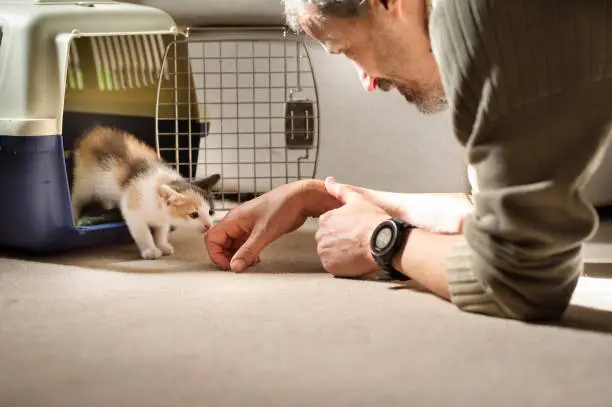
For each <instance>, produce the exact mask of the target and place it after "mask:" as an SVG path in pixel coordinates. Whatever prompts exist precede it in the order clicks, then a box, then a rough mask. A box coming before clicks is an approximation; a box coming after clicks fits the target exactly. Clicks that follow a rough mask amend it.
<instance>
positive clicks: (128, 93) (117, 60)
mask: <svg viewBox="0 0 612 407" xmlns="http://www.w3.org/2000/svg"><path fill="white" fill-rule="evenodd" d="M0 32H1V33H2V36H1V42H0V94H1V95H2V98H1V99H0V188H1V190H2V192H3V195H4V199H2V200H1V203H0V245H1V246H4V247H12V248H18V249H25V250H30V251H35V252H50V251H55V250H63V249H69V248H76V247H85V246H91V245H95V244H104V243H108V242H116V241H118V240H122V239H123V238H128V237H129V233H128V231H127V228H126V227H125V225H124V223H123V222H122V220H121V219H116V221H114V222H107V223H105V224H100V225H94V226H80V225H75V222H74V220H73V217H72V209H71V201H70V187H69V185H70V183H71V157H70V150H71V147H72V143H73V141H74V140H75V138H76V137H78V136H79V135H81V134H82V133H83V132H84V131H85V130H87V129H88V128H90V127H92V126H94V125H96V124H100V125H111V126H114V127H117V128H121V129H124V130H127V131H130V132H132V133H134V134H136V135H137V136H138V137H140V138H142V139H143V140H145V141H146V142H148V143H149V144H150V145H151V146H152V147H154V146H155V128H156V127H155V126H156V120H155V111H156V108H155V106H156V104H155V100H156V89H157V81H158V77H159V75H160V72H161V75H162V76H163V75H168V74H169V73H168V72H167V71H166V72H162V69H161V66H162V58H163V55H164V53H165V49H166V47H167V45H168V44H170V43H171V42H173V41H176V39H177V38H178V37H179V36H180V35H181V34H180V33H179V32H178V30H177V29H176V25H175V22H174V21H173V19H172V18H171V17H170V16H169V15H168V14H166V13H165V12H163V11H161V10H158V9H155V8H151V7H145V6H139V5H131V4H122V3H118V2H114V1H95V2H72V1H65V0H64V1H61V0H54V1H43V0H38V1H26V0H21V1H19V0H0ZM177 52H183V53H185V48H184V47H177ZM179 96H180V97H183V98H185V99H187V97H186V95H179ZM183 108H184V107H183ZM186 116H187V115H186ZM194 117H195V116H194ZM174 124H175V123H174V122H173V123H168V124H167V125H168V126H170V125H174ZM198 124H199V121H198V120H194V127H195V126H197V125H198ZM157 125H158V126H163V123H161V122H157ZM181 126H182V123H181Z"/></svg>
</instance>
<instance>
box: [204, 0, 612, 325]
mask: <svg viewBox="0 0 612 407" xmlns="http://www.w3.org/2000/svg"><path fill="white" fill-rule="evenodd" d="M428 6H429V5H428V2H427V1H426V0H386V1H385V0H285V9H286V14H287V18H288V21H289V23H290V24H291V25H292V26H293V27H294V28H295V29H303V30H304V31H305V32H306V33H307V34H308V35H310V36H312V37H313V38H315V39H316V40H318V41H319V42H321V43H322V44H323V46H325V47H326V48H327V50H328V51H329V52H331V53H341V54H344V55H345V56H347V57H348V58H350V59H351V60H353V62H355V64H356V65H357V66H358V68H359V70H360V72H361V78H362V80H363V81H364V83H365V86H366V88H367V89H369V90H372V89H375V88H382V89H383V90H389V89H391V88H395V89H397V90H398V91H399V92H400V93H401V94H402V95H404V96H405V98H406V99H407V100H408V101H409V102H411V103H413V104H415V105H416V106H417V107H418V108H419V109H420V110H421V111H422V112H424V113H435V112H438V111H441V110H442V109H444V108H446V107H447V106H448V107H449V108H450V109H451V112H452V120H453V125H454V133H455V137H456V139H457V140H458V141H459V142H460V143H461V144H462V145H463V146H464V147H465V149H466V153H467V157H468V159H469V164H470V171H471V172H470V175H471V177H470V178H471V180H472V182H473V187H474V197H473V204H474V207H473V208H472V207H471V206H470V205H469V203H468V202H467V200H466V199H464V197H462V196H459V195H432V196H427V195H404V194H390V193H383V192H378V191H369V190H366V189H362V188H357V187H352V186H348V185H342V184H339V183H337V182H336V181H335V180H333V179H328V180H326V182H325V183H323V182H321V181H318V180H311V181H300V182H297V183H292V184H288V185H284V186H281V187H280V188H277V189H275V190H273V191H271V192H269V193H267V194H265V195H263V196H261V197H259V198H257V199H255V200H253V201H250V202H248V203H246V204H244V205H242V206H241V207H239V208H238V209H236V210H234V211H232V212H230V213H229V214H228V216H227V217H226V218H225V219H224V220H223V221H221V222H220V223H219V224H218V225H217V226H216V227H214V228H213V229H212V230H211V231H210V232H209V234H208V236H207V238H206V242H207V247H208V250H209V253H210V255H211V258H212V259H213V261H215V262H216V263H217V264H218V265H219V266H221V267H224V268H228V269H231V270H234V271H243V270H245V269H246V268H247V267H248V266H250V265H252V264H254V263H256V262H258V261H259V254H260V253H261V251H262V250H263V249H264V248H265V247H266V246H267V245H268V244H269V243H270V242H272V241H273V240H274V239H277V238H278V237H280V236H281V235H283V234H285V233H288V232H290V231H293V230H295V229H296V228H298V227H299V226H300V225H301V224H302V223H303V222H304V221H305V219H306V218H307V217H309V216H320V218H319V226H320V228H319V231H318V233H317V236H316V239H317V243H318V254H319V256H320V258H321V261H322V264H323V266H324V267H325V269H326V270H327V271H328V272H329V273H331V274H333V275H336V276H345V277H365V276H369V275H371V274H372V273H377V272H380V267H379V266H378V264H383V265H384V266H385V269H386V270H390V272H393V271H395V272H399V273H401V274H402V275H405V276H408V277H409V278H412V279H413V280H416V281H417V282H419V283H421V284H422V285H423V286H425V287H426V288H428V289H429V290H431V291H432V292H433V293H435V294H437V295H439V296H440V297H442V298H444V299H447V300H450V301H452V302H453V303H454V304H456V306H457V307H458V308H460V309H462V310H465V311H469V312H474V313H481V314H486V315H490V316H496V317H505V318H515V319H520V320H529V321H535V320H545V319H556V318H559V317H560V316H561V315H562V314H563V313H564V311H565V310H566V308H567V306H568V304H569V301H570V298H571V296H572V294H573V291H574V289H575V287H576V284H577V281H578V278H579V275H580V274H581V272H582V265H583V263H582V261H583V260H582V257H581V250H582V244H583V242H584V241H585V240H587V239H588V238H590V237H591V235H592V234H593V233H594V231H595V230H596V227H597V222H598V220H597V214H596V212H595V210H594V208H593V206H592V205H591V204H590V203H589V202H587V201H585V199H584V197H583V195H582V191H583V188H584V187H585V185H586V183H587V182H588V181H589V179H590V177H591V175H592V174H593V172H594V171H595V169H596V167H597V165H598V163H599V161H600V159H601V155H602V154H603V153H604V149H605V144H606V142H607V139H608V137H607V134H608V130H609V127H610V123H611V118H612V80H611V79H610V78H612V30H611V29H609V28H608V27H610V26H612V0H554V1H553V0H513V1H507V0H439V1H437V3H436V4H434V5H433V10H430V8H429V7H428ZM404 176H410V175H408V174H406V175H404ZM428 208H432V209H431V210H429V209H428ZM440 215H443V216H440ZM389 218H395V219H401V220H403V221H405V222H408V223H409V224H411V225H414V226H417V228H411V227H410V225H408V226H406V225H402V223H401V222H398V221H394V222H392V223H391V225H392V226H393V225H394V227H395V231H397V230H402V231H405V234H404V235H401V234H399V235H398V234H396V235H395V236H396V237H397V236H400V237H402V239H400V240H401V241H400V242H399V244H398V246H397V247H394V249H396V250H393V251H392V258H391V263H390V264H389V263H384V262H383V261H381V258H379V257H377V256H378V254H377V253H378V252H377V251H376V244H372V246H371V243H370V240H371V238H372V237H373V236H374V239H373V240H374V241H378V240H377V239H379V238H380V237H381V236H382V235H378V234H380V231H381V227H380V225H381V224H382V225H385V224H386V225H387V226H389V225H390V223H389V222H388V219H389ZM385 222H386V223H385ZM377 233H378V234H377ZM383 237H384V236H383ZM387 237H388V236H387ZM383 240H384V239H383ZM383 260H384V259H383ZM391 266H392V267H391Z"/></svg>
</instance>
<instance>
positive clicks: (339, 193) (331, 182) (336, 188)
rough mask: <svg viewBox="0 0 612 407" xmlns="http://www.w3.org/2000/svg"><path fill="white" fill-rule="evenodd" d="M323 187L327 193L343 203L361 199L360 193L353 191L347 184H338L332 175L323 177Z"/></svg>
mask: <svg viewBox="0 0 612 407" xmlns="http://www.w3.org/2000/svg"><path fill="white" fill-rule="evenodd" d="M325 189H326V190H327V193H328V194H330V195H331V196H333V197H334V198H336V199H337V200H339V201H340V202H342V203H343V204H345V205H346V204H347V203H351V202H356V201H357V200H362V199H363V198H362V196H361V194H359V193H358V192H356V191H354V190H353V189H352V188H350V187H349V186H348V185H344V184H339V183H338V182H337V181H336V179H335V178H334V177H327V178H326V179H325Z"/></svg>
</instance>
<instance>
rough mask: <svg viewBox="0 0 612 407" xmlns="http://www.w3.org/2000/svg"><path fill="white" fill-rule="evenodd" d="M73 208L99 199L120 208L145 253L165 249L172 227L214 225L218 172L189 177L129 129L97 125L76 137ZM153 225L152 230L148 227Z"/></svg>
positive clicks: (169, 250) (147, 256) (203, 229)
mask: <svg viewBox="0 0 612 407" xmlns="http://www.w3.org/2000/svg"><path fill="white" fill-rule="evenodd" d="M73 154H74V180H73V186H72V212H73V216H74V219H75V221H78V219H79V217H80V214H81V210H82V208H83V206H84V205H85V204H86V203H87V202H88V201H90V200H92V199H95V200H98V201H99V202H100V203H101V204H102V206H103V207H104V209H106V210H111V209H115V208H117V207H118V208H119V209H120V211H121V214H122V216H123V219H124V220H125V223H126V225H127V227H128V229H129V231H130V234H131V236H132V238H133V239H134V241H135V243H136V245H137V246H138V248H139V249H140V254H141V256H142V258H144V259H158V258H160V257H161V256H162V255H169V254H172V253H173V252H174V248H173V247H172V245H170V243H168V233H169V232H170V231H171V228H172V229H174V228H175V227H176V228H184V227H188V228H191V229H196V230H197V231H198V232H200V233H205V232H206V231H207V230H208V229H210V227H211V225H212V219H211V217H212V215H214V205H213V201H212V197H211V189H212V187H213V186H214V185H216V184H217V182H218V181H219V179H220V175H219V174H214V175H211V176H209V177H207V178H205V179H201V180H197V181H193V182H188V181H187V180H186V179H185V178H183V177H182V176H181V175H180V174H179V173H178V172H177V171H175V170H173V169H171V168H169V167H168V165H167V164H165V163H164V162H163V161H162V160H161V159H159V158H158V156H157V154H156V152H155V150H154V149H152V148H151V147H149V146H148V145H147V144H145V143H144V142H142V141H140V140H138V139H137V138H136V137H135V136H133V135H132V134H129V133H126V132H124V131H120V130H115V129H112V128H108V127H97V128H94V129H93V130H91V131H89V132H87V133H86V134H85V135H83V136H82V137H81V138H79V139H78V140H77V141H76V143H75V148H74V152H73ZM151 228H152V229H153V231H154V233H153V234H152V233H151Z"/></svg>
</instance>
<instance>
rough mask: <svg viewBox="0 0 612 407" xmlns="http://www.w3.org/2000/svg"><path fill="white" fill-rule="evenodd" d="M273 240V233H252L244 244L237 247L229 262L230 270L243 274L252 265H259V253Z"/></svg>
mask: <svg viewBox="0 0 612 407" xmlns="http://www.w3.org/2000/svg"><path fill="white" fill-rule="evenodd" d="M273 240H274V236H273V233H270V232H259V231H255V230H254V231H253V233H251V235H250V236H249V237H248V238H247V239H246V241H245V242H244V244H242V245H240V247H238V249H237V251H236V254H234V256H233V257H232V259H231V261H230V268H231V270H232V271H235V272H238V273H240V272H243V271H245V270H246V269H247V268H249V267H251V266H252V265H253V264H257V263H259V262H260V261H261V260H260V254H261V252H262V251H263V250H264V249H265V248H266V246H268V245H269V244H270V243H271V242H272V241H273Z"/></svg>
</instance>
